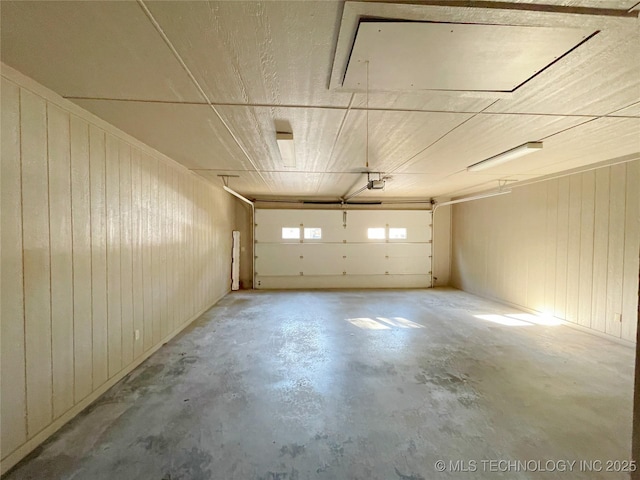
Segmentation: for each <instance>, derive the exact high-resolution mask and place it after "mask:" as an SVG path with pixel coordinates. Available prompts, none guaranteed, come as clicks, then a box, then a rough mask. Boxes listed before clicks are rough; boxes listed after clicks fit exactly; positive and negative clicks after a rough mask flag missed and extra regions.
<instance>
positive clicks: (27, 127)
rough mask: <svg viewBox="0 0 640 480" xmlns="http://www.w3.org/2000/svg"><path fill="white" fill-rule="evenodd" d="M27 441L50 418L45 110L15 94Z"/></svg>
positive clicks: (40, 103)
mask: <svg viewBox="0 0 640 480" xmlns="http://www.w3.org/2000/svg"><path fill="white" fill-rule="evenodd" d="M20 94H21V95H20V97H21V99H20V105H21V108H20V113H21V114H20V130H21V152H22V212H23V215H22V219H23V223H22V238H23V255H24V257H23V258H24V290H25V292H27V294H25V296H24V313H25V340H26V348H25V351H26V383H27V427H28V436H29V437H33V436H34V435H35V434H37V433H38V432H39V431H40V430H42V429H43V428H44V427H46V426H47V425H48V424H49V423H50V422H51V420H52V418H53V406H52V393H53V392H52V365H51V284H50V278H51V260H50V251H49V250H50V245H49V193H48V192H49V174H48V166H47V106H46V103H45V101H44V100H43V99H42V98H40V97H37V96H36V95H34V94H32V93H31V92H28V91H26V90H21V92H20Z"/></svg>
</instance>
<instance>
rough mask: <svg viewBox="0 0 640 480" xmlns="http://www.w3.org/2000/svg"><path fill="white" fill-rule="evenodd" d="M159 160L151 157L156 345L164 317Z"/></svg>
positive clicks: (160, 337)
mask: <svg viewBox="0 0 640 480" xmlns="http://www.w3.org/2000/svg"><path fill="white" fill-rule="evenodd" d="M158 163H159V162H158V161H157V160H156V159H155V158H151V169H150V179H151V194H150V203H151V206H150V209H149V210H150V215H151V223H150V227H151V233H150V235H149V240H150V242H151V282H152V294H153V301H152V321H153V325H152V328H151V332H152V339H153V344H154V345H155V344H156V343H158V342H159V341H160V340H161V339H162V335H161V330H160V329H161V318H162V300H163V299H162V297H161V295H160V288H161V286H160V266H161V264H160V209H159V205H160V197H159V192H160V190H159V186H158V183H159V178H158V177H159V173H158V172H159V167H158Z"/></svg>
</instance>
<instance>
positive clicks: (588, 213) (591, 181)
mask: <svg viewBox="0 0 640 480" xmlns="http://www.w3.org/2000/svg"><path fill="white" fill-rule="evenodd" d="M580 177H581V178H582V202H581V205H580V212H581V213H580V281H579V285H578V289H579V292H578V324H580V325H582V326H584V327H591V319H592V318H593V232H594V227H595V208H596V203H595V202H596V199H595V195H596V172H594V171H593V170H592V171H590V172H585V173H583V174H581V175H580Z"/></svg>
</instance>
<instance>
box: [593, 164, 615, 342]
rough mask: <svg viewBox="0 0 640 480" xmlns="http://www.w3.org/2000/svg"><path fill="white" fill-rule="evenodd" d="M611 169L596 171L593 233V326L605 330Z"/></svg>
mask: <svg viewBox="0 0 640 480" xmlns="http://www.w3.org/2000/svg"><path fill="white" fill-rule="evenodd" d="M610 175H611V170H610V169H608V168H603V169H600V170H597V171H596V196H595V202H596V203H595V205H596V208H595V216H594V234H593V293H592V294H591V298H592V301H593V304H592V309H593V316H592V317H591V328H593V329H595V330H598V331H600V332H604V331H605V328H606V315H607V264H608V260H609V193H610V192H609V178H610Z"/></svg>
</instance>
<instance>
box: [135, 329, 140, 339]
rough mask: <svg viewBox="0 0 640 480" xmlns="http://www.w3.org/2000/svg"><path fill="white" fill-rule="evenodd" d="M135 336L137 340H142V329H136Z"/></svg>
mask: <svg viewBox="0 0 640 480" xmlns="http://www.w3.org/2000/svg"><path fill="white" fill-rule="evenodd" d="M135 337H136V340H140V330H136V333H135Z"/></svg>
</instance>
